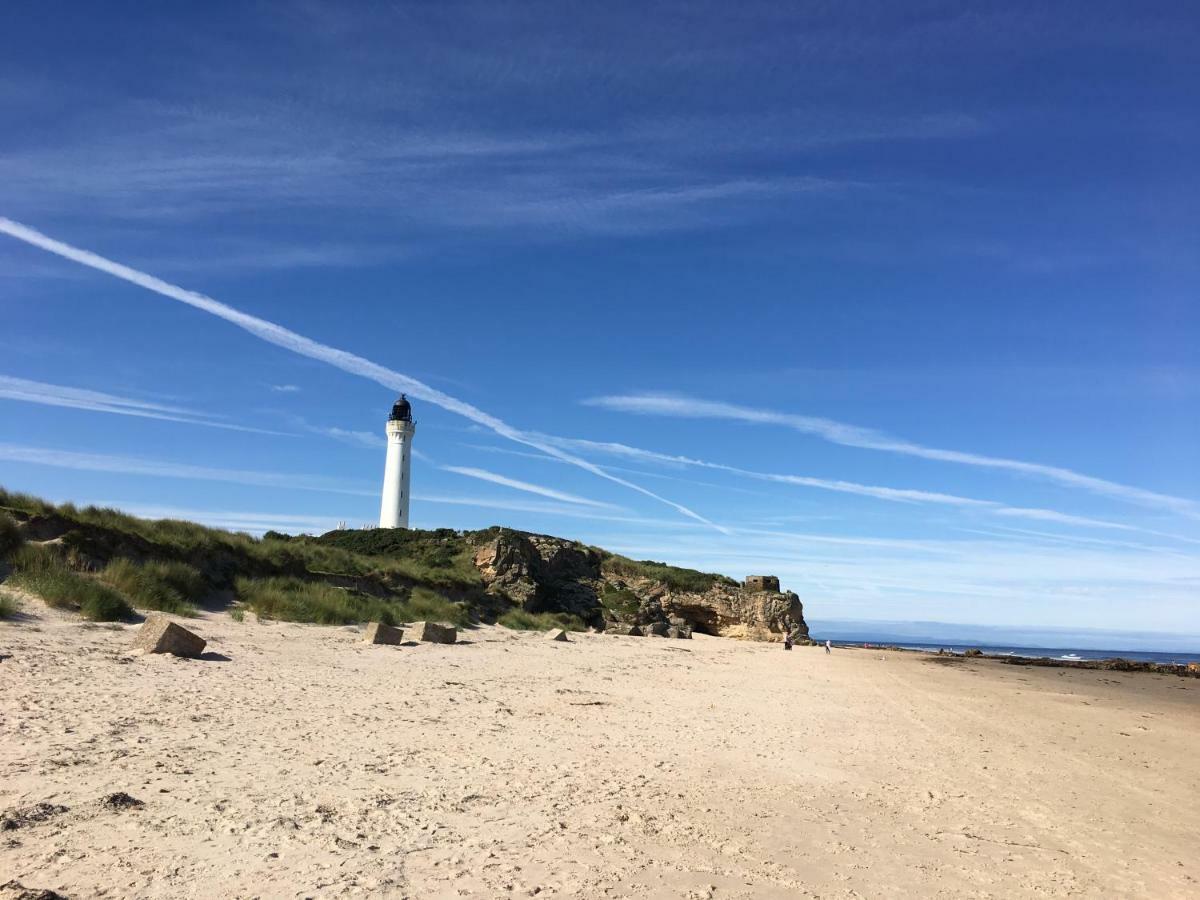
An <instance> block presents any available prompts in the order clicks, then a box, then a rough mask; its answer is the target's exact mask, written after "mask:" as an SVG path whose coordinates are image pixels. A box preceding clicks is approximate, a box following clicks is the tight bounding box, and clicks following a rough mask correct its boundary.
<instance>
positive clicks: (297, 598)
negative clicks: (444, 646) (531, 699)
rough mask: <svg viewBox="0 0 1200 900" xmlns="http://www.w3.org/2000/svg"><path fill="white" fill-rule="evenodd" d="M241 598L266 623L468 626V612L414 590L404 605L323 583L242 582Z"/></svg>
mask: <svg viewBox="0 0 1200 900" xmlns="http://www.w3.org/2000/svg"><path fill="white" fill-rule="evenodd" d="M236 592H237V596H238V599H239V600H240V601H241V602H242V603H243V604H244V605H245V608H246V609H250V610H253V611H254V613H255V614H257V615H258V616H259V617H260V618H263V619H281V620H283V621H286V622H314V623H317V624H321V625H350V624H353V623H356V622H384V623H386V624H388V625H395V624H396V623H397V622H414V621H418V620H429V621H436V622H449V623H451V624H454V625H465V624H466V623H467V621H468V620H469V618H468V614H467V611H466V609H465V608H464V607H463V606H462V605H461V604H458V603H453V602H451V601H449V600H447V599H446V598H445V597H442V596H439V595H438V594H436V593H434V592H433V591H430V590H428V589H425V588H421V587H416V588H413V590H412V593H411V595H410V596H409V597H408V598H407V599H404V600H399V599H398V600H382V599H380V598H378V597H371V596H368V595H366V594H361V593H358V592H355V591H350V590H346V589H344V588H338V587H334V586H332V585H329V584H325V583H324V582H320V581H307V580H305V579H302V578H287V577H271V578H239V579H238V580H237V588H236Z"/></svg>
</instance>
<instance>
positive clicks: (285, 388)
mask: <svg viewBox="0 0 1200 900" xmlns="http://www.w3.org/2000/svg"><path fill="white" fill-rule="evenodd" d="M271 390H273V391H275V392H276V393H279V394H295V393H297V392H298V391H299V390H300V387H299V385H295V384H273V385H271Z"/></svg>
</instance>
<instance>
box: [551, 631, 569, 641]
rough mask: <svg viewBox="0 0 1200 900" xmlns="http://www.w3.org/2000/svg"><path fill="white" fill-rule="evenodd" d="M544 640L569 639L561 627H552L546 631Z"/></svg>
mask: <svg viewBox="0 0 1200 900" xmlns="http://www.w3.org/2000/svg"><path fill="white" fill-rule="evenodd" d="M546 640H548V641H569V640H570V638H569V637H567V633H566V632H565V631H563V630H562V629H561V628H552V629H550V630H549V631H547V632H546Z"/></svg>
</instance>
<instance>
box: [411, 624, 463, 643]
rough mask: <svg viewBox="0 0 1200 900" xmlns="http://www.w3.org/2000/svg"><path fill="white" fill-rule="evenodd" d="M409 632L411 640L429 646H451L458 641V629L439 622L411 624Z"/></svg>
mask: <svg viewBox="0 0 1200 900" xmlns="http://www.w3.org/2000/svg"><path fill="white" fill-rule="evenodd" d="M409 631H410V632H411V634H412V638H413V640H417V641H425V642H426V643H430V644H453V643H454V642H455V641H456V640H458V629H457V628H455V627H454V626H453V625H443V624H441V623H440V622H413V623H412V625H410V626H409Z"/></svg>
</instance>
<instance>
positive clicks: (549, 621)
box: [496, 609, 587, 631]
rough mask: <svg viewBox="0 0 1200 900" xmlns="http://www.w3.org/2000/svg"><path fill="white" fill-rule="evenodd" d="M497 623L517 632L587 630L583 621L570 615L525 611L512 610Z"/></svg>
mask: <svg viewBox="0 0 1200 900" xmlns="http://www.w3.org/2000/svg"><path fill="white" fill-rule="evenodd" d="M496 621H497V622H498V623H499V624H501V625H503V626H504V627H505V628H512V629H515V630H517V631H549V630H550V629H551V628H562V629H564V630H566V631H584V630H586V629H587V626H586V625H584V624H583V620H582V619H580V618H579V617H578V616H573V615H570V614H569V613H531V612H526V611H525V610H523V609H510V610H509V611H508V612H506V613H505V614H504V615H502V616H501V617H500V618H499V619H497V620H496Z"/></svg>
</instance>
